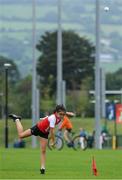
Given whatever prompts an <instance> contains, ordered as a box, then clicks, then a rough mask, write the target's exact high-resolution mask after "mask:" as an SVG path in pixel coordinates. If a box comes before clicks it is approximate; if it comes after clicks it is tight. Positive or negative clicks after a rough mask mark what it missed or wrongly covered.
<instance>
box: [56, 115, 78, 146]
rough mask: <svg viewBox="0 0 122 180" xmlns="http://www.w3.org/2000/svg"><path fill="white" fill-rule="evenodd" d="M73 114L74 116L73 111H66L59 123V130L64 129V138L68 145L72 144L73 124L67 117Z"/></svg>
mask: <svg viewBox="0 0 122 180" xmlns="http://www.w3.org/2000/svg"><path fill="white" fill-rule="evenodd" d="M73 116H75V114H74V113H73V112H66V115H65V116H64V119H63V121H62V123H61V125H60V126H59V131H62V130H63V129H64V139H65V141H66V143H67V146H68V147H72V146H73V142H72V139H71V133H72V129H73V125H72V123H71V120H70V119H69V118H70V117H73Z"/></svg>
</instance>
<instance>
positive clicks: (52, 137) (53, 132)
mask: <svg viewBox="0 0 122 180" xmlns="http://www.w3.org/2000/svg"><path fill="white" fill-rule="evenodd" d="M50 138H51V142H52V143H51V146H54V145H55V129H54V128H50Z"/></svg>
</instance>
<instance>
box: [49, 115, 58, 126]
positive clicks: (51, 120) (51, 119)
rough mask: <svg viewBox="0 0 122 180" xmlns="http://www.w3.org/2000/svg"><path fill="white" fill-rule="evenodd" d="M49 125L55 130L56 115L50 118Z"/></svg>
mask: <svg viewBox="0 0 122 180" xmlns="http://www.w3.org/2000/svg"><path fill="white" fill-rule="evenodd" d="M48 120H49V123H50V127H51V128H54V127H55V123H56V117H55V115H54V114H52V115H51V116H49V117H48Z"/></svg>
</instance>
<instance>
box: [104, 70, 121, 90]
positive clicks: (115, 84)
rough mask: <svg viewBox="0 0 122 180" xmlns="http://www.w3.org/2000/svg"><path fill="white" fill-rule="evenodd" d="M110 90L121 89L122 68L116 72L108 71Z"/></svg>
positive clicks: (107, 79)
mask: <svg viewBox="0 0 122 180" xmlns="http://www.w3.org/2000/svg"><path fill="white" fill-rule="evenodd" d="M106 81H107V83H106V88H107V89H108V90H120V89H121V88H122V68H120V69H119V70H118V71H116V72H115V73H108V74H107V77H106Z"/></svg>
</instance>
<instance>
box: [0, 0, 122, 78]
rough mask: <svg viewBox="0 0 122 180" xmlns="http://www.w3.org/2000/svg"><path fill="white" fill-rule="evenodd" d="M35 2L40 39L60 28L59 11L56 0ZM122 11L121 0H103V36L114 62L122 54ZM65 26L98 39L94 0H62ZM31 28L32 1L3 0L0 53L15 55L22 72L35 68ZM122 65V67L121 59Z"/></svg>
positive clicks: (63, 25) (64, 27)
mask: <svg viewBox="0 0 122 180" xmlns="http://www.w3.org/2000/svg"><path fill="white" fill-rule="evenodd" d="M35 2H36V41H37V42H38V40H39V38H40V36H41V35H42V34H43V33H44V32H45V31H54V30H56V29H57V20H58V19H57V13H58V12H57V0H36V1H35ZM105 6H109V8H110V10H109V11H108V12H106V11H104V7H105ZM115 7H116V8H115ZM121 14H122V0H112V1H107V0H106V1H102V0H101V1H100V15H101V24H100V29H101V39H102V38H104V39H108V40H109V41H110V48H111V49H114V51H111V54H112V56H113V57H114V58H115V63H116V61H117V60H119V62H121V61H120V60H121V57H122V51H121V40H122V18H121ZM62 28H63V29H65V30H73V31H75V32H77V33H78V34H79V35H81V36H86V37H88V38H89V39H90V40H91V41H93V42H95V0H75V1H74V0H62ZM32 29H33V27H32V1H30V0H21V1H18V0H0V54H1V55H4V56H9V57H10V58H13V59H14V60H15V62H16V63H17V65H18V66H19V69H20V71H21V74H22V75H23V76H25V75H27V74H28V73H31V70H32ZM113 34H114V36H113ZM104 49H105V47H104ZM104 49H102V51H104ZM115 52H118V53H115ZM107 53H110V52H107ZM118 55H119V56H118ZM37 57H38V54H37ZM120 66H121V67H122V63H120ZM104 67H107V71H114V70H115V69H114V67H115V66H111V67H110V68H109V65H108V64H106V66H105V65H104Z"/></svg>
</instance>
